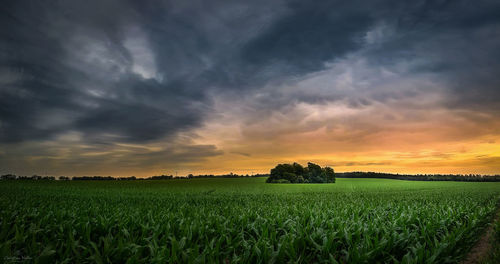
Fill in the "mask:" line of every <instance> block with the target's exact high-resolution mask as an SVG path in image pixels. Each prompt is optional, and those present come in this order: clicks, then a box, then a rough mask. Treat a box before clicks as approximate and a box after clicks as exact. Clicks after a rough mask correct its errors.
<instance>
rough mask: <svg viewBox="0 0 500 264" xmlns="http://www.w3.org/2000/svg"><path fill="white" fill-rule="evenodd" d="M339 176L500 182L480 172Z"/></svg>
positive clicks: (348, 174)
mask: <svg viewBox="0 0 500 264" xmlns="http://www.w3.org/2000/svg"><path fill="white" fill-rule="evenodd" d="M335 175H336V177H338V178H382V179H395V180H409V181H466V182H498V181H500V175H480V174H415V175H412V174H398V173H396V174H393V173H383V172H361V171H355V172H340V173H339V172H337V173H336V174H335Z"/></svg>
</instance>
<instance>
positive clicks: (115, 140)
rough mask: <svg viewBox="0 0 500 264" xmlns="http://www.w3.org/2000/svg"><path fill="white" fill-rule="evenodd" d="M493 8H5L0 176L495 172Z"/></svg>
mask: <svg viewBox="0 0 500 264" xmlns="http://www.w3.org/2000/svg"><path fill="white" fill-rule="evenodd" d="M498 14H500V2H499V1H496V0H488V1H483V0H478V1H460V0H456V1H444V0H441V1H421V0H414V1H386V0H373V1H356V0H353V1H323V0H318V1H281V0H253V1H246V0H245V1H239V0H232V1H218V0H210V1H203V0H199V1H196V0H184V1H178V0H175V1H132V0H129V1H127V0H90V1H72V0H69V1H56V0H51V1H37V0H31V1H30V0H16V1H3V2H2V5H1V6H0V36H1V38H0V173H2V174H3V173H16V174H20V175H31V174H35V173H36V174H39V175H69V176H80V175H111V176H131V175H135V176H139V177H142V176H151V175H160V174H174V175H175V174H176V173H177V174H178V175H186V174H188V173H193V174H221V173H229V172H233V173H238V174H247V173H248V174H252V173H267V172H269V169H271V168H272V167H274V166H275V165H276V164H278V163H291V162H299V163H302V164H305V163H307V162H308V161H312V162H315V163H318V164H320V165H322V166H332V167H333V168H334V169H335V171H339V172H340V171H379V172H397V173H411V174H416V173H464V174H469V173H481V174H498V173H500V103H499V102H500V60H499V59H500V16H499V15H498Z"/></svg>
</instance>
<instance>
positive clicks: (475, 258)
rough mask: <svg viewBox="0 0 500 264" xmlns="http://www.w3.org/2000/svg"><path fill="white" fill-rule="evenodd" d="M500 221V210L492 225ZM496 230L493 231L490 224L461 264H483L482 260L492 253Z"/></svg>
mask: <svg viewBox="0 0 500 264" xmlns="http://www.w3.org/2000/svg"><path fill="white" fill-rule="evenodd" d="M499 219H500V209H497V212H496V215H495V218H494V219H493V222H492V223H495V222H496V221H498V220H499ZM494 232H495V230H493V225H492V224H490V225H488V226H487V227H486V230H485V231H484V233H483V235H481V237H480V238H479V240H478V241H477V242H476V244H475V245H474V247H472V249H471V251H470V252H469V254H467V256H466V257H465V259H464V260H463V261H462V262H461V264H476V263H481V261H482V260H484V259H486V257H487V256H488V253H489V252H490V251H491V248H492V246H493V245H492V242H491V236H492V235H493V234H494Z"/></svg>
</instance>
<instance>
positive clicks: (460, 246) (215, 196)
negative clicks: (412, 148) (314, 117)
mask: <svg viewBox="0 0 500 264" xmlns="http://www.w3.org/2000/svg"><path fill="white" fill-rule="evenodd" d="M264 181H265V178H239V179H192V180H169V181H85V182H83V181H82V182H76V181H75V182H73V181H66V182H64V181H0V209H1V211H0V227H1V229H0V256H1V257H2V259H3V261H4V262H23V261H33V262H38V263H43V262H48V263H53V262H59V263H75V262H93V263H94V262H96V263H108V262H115V263H122V262H123V263H127V262H128V263H138V262H140V263H165V262H170V263H207V262H217V263H240V262H244V263H273V262H276V263H282V262H297V263H316V262H325V263H335V262H339V263H345V262H348V263H456V262H457V261H459V260H460V259H461V258H462V257H463V256H464V255H465V254H466V253H467V251H468V249H469V248H470V247H471V245H472V243H473V242H474V240H475V238H476V237H477V233H478V232H479V231H480V230H481V228H482V227H484V225H485V224H486V223H487V221H488V220H489V219H490V216H491V215H492V213H493V212H494V211H495V207H496V206H495V205H496V202H497V201H498V199H499V198H500V183H481V182H414V181H401V180H387V179H337V183H335V184H266V183H264Z"/></svg>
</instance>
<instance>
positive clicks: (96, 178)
mask: <svg viewBox="0 0 500 264" xmlns="http://www.w3.org/2000/svg"><path fill="white" fill-rule="evenodd" d="M268 176H269V175H268V174H254V175H249V174H245V175H239V174H234V173H229V174H222V175H214V174H203V175H193V174H189V175H187V176H173V175H156V176H150V177H146V178H137V177H135V176H130V177H112V176H74V177H68V176H59V177H55V176H39V175H32V176H18V175H15V174H4V175H1V176H0V180H61V181H65V180H66V181H67V180H73V181H115V180H121V181H131V180H175V179H183V180H186V179H197V178H242V177H268Z"/></svg>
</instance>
